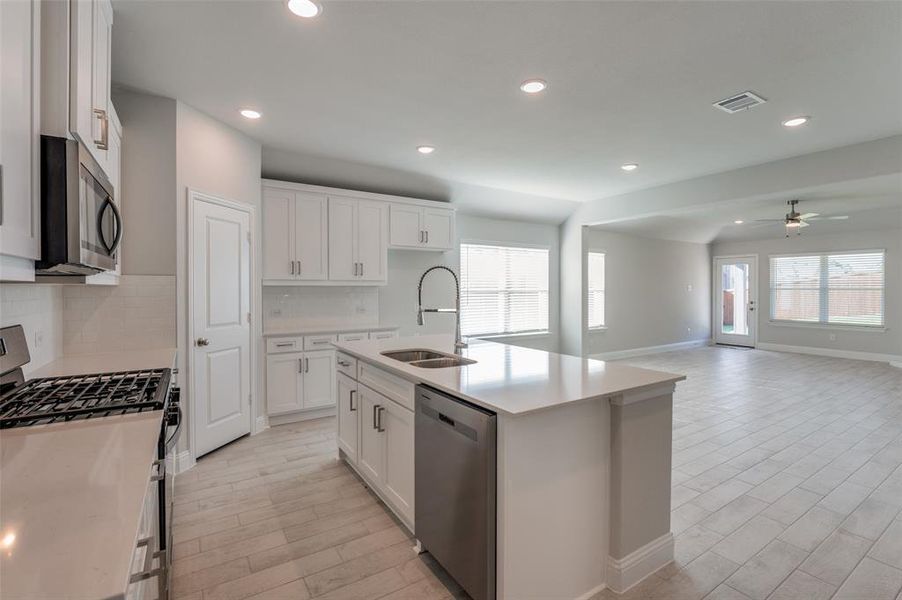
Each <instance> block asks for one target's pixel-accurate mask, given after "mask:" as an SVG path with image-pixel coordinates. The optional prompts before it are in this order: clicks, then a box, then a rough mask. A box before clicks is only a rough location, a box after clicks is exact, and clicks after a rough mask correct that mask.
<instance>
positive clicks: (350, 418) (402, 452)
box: [337, 373, 414, 530]
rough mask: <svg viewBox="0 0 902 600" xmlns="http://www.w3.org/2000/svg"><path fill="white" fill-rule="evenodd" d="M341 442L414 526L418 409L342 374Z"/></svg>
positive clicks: (377, 489)
mask: <svg viewBox="0 0 902 600" xmlns="http://www.w3.org/2000/svg"><path fill="white" fill-rule="evenodd" d="M337 377H338V384H337V385H338V402H339V408H338V445H339V447H340V448H341V449H342V451H343V452H344V454H345V457H346V459H347V460H348V462H349V463H350V464H351V465H352V466H353V467H354V468H355V469H356V470H357V472H358V473H360V475H361V476H362V477H363V478H364V479H365V480H367V482H368V483H369V484H370V486H371V487H372V489H373V491H375V492H376V493H377V494H378V495H379V496H380V497H381V498H382V499H383V500H385V502H386V504H388V506H389V507H390V508H392V509H393V510H394V512H395V514H397V515H398V517H399V518H400V519H401V520H402V521H403V522H404V523H406V524H407V525H408V526H409V527H410V528H411V530H412V529H413V528H414V413H413V411H412V410H410V409H408V408H406V407H404V406H401V405H400V404H398V403H397V402H395V401H394V400H390V399H389V398H387V397H386V396H383V395H382V394H380V393H379V392H377V391H375V390H372V389H370V388H368V387H367V386H365V385H363V384H362V383H359V382H357V381H355V380H354V379H352V378H351V377H348V376H347V375H345V374H344V373H339V374H338V376H337Z"/></svg>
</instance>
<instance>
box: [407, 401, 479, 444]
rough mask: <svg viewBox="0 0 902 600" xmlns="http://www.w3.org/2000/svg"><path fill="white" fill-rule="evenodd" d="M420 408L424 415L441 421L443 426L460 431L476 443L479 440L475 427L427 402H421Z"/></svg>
mask: <svg viewBox="0 0 902 600" xmlns="http://www.w3.org/2000/svg"><path fill="white" fill-rule="evenodd" d="M419 409H420V412H421V413H422V414H423V416H424V417H428V418H430V419H433V420H434V421H437V422H438V423H441V424H442V425H443V426H445V427H447V428H449V429H451V430H452V431H454V432H455V433H458V434H460V435H462V436H464V437H467V438H470V439H471V440H472V441H473V442H474V443H477V442H479V435H478V433H477V432H476V430H475V429H473V428H472V427H470V426H469V425H465V424H463V423H461V422H460V421H457V420H455V419H452V418H451V417H449V416H448V415H446V414H444V413H441V412H439V411H437V410H435V409H434V408H432V407H431V406H428V405H426V404H420V406H419Z"/></svg>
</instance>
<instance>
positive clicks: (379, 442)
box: [357, 384, 391, 487]
mask: <svg viewBox="0 0 902 600" xmlns="http://www.w3.org/2000/svg"><path fill="white" fill-rule="evenodd" d="M357 396H358V397H359V398H360V408H359V410H358V411H357V412H358V415H359V416H358V419H359V421H358V426H359V427H360V447H359V448H358V452H357V466H358V467H360V471H361V473H363V475H364V476H365V477H366V478H367V479H369V481H370V483H371V484H373V485H375V486H377V487H379V486H380V483H381V481H382V471H383V465H384V460H385V439H384V438H383V437H382V433H381V432H380V431H378V430H377V428H376V410H377V409H378V408H379V407H380V406H384V405H385V404H386V403H387V402H391V400H388V399H387V398H384V397H382V396H381V395H380V394H378V393H376V392H374V391H373V390H371V389H369V388H367V387H366V386H365V385H360V384H358V385H357Z"/></svg>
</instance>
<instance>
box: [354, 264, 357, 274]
mask: <svg viewBox="0 0 902 600" xmlns="http://www.w3.org/2000/svg"><path fill="white" fill-rule="evenodd" d="M354 277H357V263H354Z"/></svg>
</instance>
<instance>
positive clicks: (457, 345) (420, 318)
mask: <svg viewBox="0 0 902 600" xmlns="http://www.w3.org/2000/svg"><path fill="white" fill-rule="evenodd" d="M436 269H440V270H443V271H448V272H449V273H451V277H453V278H454V292H455V297H456V303H455V307H454V308H423V280H424V279H426V275H429V273H431V272H432V271H435V270H436ZM424 313H455V315H456V320H457V326H456V329H455V332H454V350H455V351H459V350H461V349H463V348H466V347H467V344H466V342H464V341H463V339H461V337H460V282H459V281H458V279H457V273H455V272H454V271H452V270H451V269H450V268H448V267H446V266H444V265H436V266H434V267H430V268H428V269H426V272H425V273H423V275H422V276H420V283H419V284H418V285H417V325H420V326H421V327H422V326H423V325H425V324H426V320H425V318H424Z"/></svg>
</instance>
